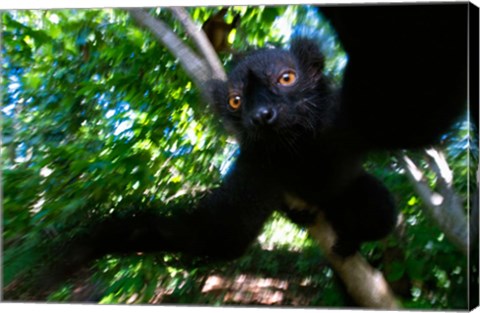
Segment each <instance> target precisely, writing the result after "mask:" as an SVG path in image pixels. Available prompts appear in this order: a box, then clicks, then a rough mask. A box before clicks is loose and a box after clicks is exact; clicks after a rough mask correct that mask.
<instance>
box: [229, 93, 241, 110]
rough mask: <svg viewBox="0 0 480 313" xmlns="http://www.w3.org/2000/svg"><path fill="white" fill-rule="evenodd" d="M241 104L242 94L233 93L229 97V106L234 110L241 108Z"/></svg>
mask: <svg viewBox="0 0 480 313" xmlns="http://www.w3.org/2000/svg"><path fill="white" fill-rule="evenodd" d="M240 105H242V98H241V97H240V96H238V95H233V96H230V98H228V106H229V107H230V109H232V110H233V111H236V110H238V109H239V108H240Z"/></svg>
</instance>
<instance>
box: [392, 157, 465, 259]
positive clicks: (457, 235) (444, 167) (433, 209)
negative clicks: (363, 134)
mask: <svg viewBox="0 0 480 313" xmlns="http://www.w3.org/2000/svg"><path fill="white" fill-rule="evenodd" d="M426 154H427V156H428V157H427V159H428V166H429V167H430V168H431V169H432V170H433V171H434V172H435V173H436V175H437V185H438V188H439V190H440V192H441V194H440V193H437V192H435V191H433V190H431V188H430V187H429V185H428V183H427V181H426V179H425V178H424V173H423V171H422V170H421V169H420V168H419V167H418V166H417V164H415V162H414V161H413V160H412V159H410V158H409V157H408V156H407V155H406V154H405V153H399V154H398V160H399V162H400V164H401V165H402V167H403V168H404V169H405V171H406V173H407V177H408V178H409V180H410V182H411V183H412V184H413V187H414V189H415V190H416V191H417V194H418V195H419V196H420V198H421V199H422V200H423V202H424V203H425V206H423V207H424V208H425V210H426V213H427V214H428V215H430V216H431V218H432V219H433V220H434V221H435V222H436V223H437V225H438V226H439V227H440V229H441V230H442V231H443V232H444V233H445V236H446V237H447V238H448V239H449V240H450V241H451V242H452V243H453V244H454V245H455V246H456V247H457V248H458V249H459V250H460V251H462V252H463V253H464V254H467V253H468V223H467V218H466V215H465V210H464V208H463V206H462V203H461V200H460V197H459V196H458V195H457V193H456V192H455V190H454V189H453V185H452V182H453V174H452V171H451V170H450V167H449V166H448V164H447V162H446V160H445V156H444V155H443V154H442V153H441V152H439V151H438V150H435V149H433V148H431V149H428V150H426Z"/></svg>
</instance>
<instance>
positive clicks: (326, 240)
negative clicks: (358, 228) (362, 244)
mask: <svg viewBox="0 0 480 313" xmlns="http://www.w3.org/2000/svg"><path fill="white" fill-rule="evenodd" d="M308 230H309V233H310V234H311V235H312V237H313V238H315V240H316V241H317V242H318V244H319V245H320V247H321V248H322V250H323V251H324V252H325V256H326V258H327V259H328V261H329V262H330V264H331V265H332V267H333V268H334V269H335V271H336V272H337V274H338V275H339V276H340V278H341V279H342V281H343V282H344V284H345V286H346V288H347V291H348V293H349V295H350V296H351V297H352V298H353V299H354V300H355V302H356V303H357V304H358V305H361V306H363V307H368V308H379V309H398V308H399V307H400V306H399V303H398V301H397V299H396V298H395V296H394V294H393V292H392V290H391V289H390V286H389V285H388V283H387V281H386V280H385V277H384V276H383V274H382V273H381V272H380V271H378V270H376V269H375V268H373V267H372V266H371V265H370V264H368V262H367V261H366V260H365V259H364V258H363V257H362V256H361V255H360V254H359V253H356V254H355V255H353V256H351V257H347V258H342V257H339V256H338V255H336V254H335V253H334V252H332V247H333V245H334V243H335V240H336V239H335V238H336V235H335V232H334V231H333V229H332V227H331V226H330V224H329V223H328V222H327V221H326V220H325V217H324V216H323V213H319V214H318V215H317V217H316V220H315V224H314V225H313V226H311V227H309V229H308Z"/></svg>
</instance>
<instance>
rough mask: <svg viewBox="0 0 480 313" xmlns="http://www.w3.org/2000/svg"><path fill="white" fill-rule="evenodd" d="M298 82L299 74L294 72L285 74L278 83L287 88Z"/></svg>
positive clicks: (279, 78)
mask: <svg viewBox="0 0 480 313" xmlns="http://www.w3.org/2000/svg"><path fill="white" fill-rule="evenodd" d="M296 81H297V74H295V72H294V71H286V72H283V73H282V75H280V77H278V80H277V82H278V83H279V84H280V85H282V86H285V87H288V86H292V85H293V84H295V82H296Z"/></svg>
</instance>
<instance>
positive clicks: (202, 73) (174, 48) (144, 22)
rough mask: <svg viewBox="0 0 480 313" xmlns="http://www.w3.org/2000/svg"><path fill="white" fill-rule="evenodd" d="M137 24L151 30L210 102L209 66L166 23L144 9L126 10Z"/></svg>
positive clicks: (210, 74) (210, 72)
mask: <svg viewBox="0 0 480 313" xmlns="http://www.w3.org/2000/svg"><path fill="white" fill-rule="evenodd" d="M126 10H127V11H128V12H129V13H130V16H131V17H132V18H133V19H134V20H135V22H136V23H137V24H138V25H139V26H141V27H143V28H145V29H147V30H149V31H150V32H151V33H152V34H153V35H154V36H155V38H156V39H157V40H158V41H160V42H161V43H163V44H164V45H165V47H167V49H168V50H170V52H171V53H172V54H173V55H174V56H175V57H176V58H177V59H178V60H179V62H180V63H181V64H182V66H183V68H184V69H185V71H186V72H187V75H188V76H189V77H190V78H191V79H192V80H193V82H194V83H195V85H197V87H198V88H199V89H200V91H201V93H202V95H203V96H204V97H205V98H206V99H207V100H210V97H211V96H210V93H209V91H208V85H207V82H208V81H209V80H210V79H211V78H212V71H211V68H210V67H209V65H207V63H206V62H205V61H204V60H202V59H201V58H200V57H198V56H197V55H196V54H195V52H193V51H192V50H191V49H190V48H189V47H188V46H187V45H186V44H185V43H184V42H183V41H182V40H181V39H180V38H178V36H177V35H176V34H175V33H174V32H173V31H172V30H171V29H170V28H169V27H168V25H167V24H165V23H164V22H162V21H160V20H158V19H156V18H155V17H153V16H151V15H150V14H149V13H148V12H146V11H145V10H143V9H126Z"/></svg>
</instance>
